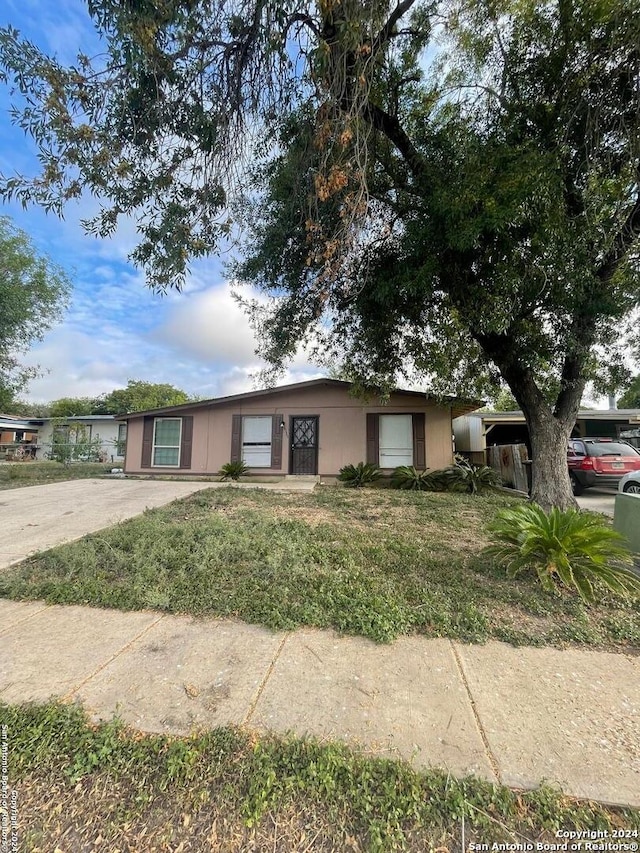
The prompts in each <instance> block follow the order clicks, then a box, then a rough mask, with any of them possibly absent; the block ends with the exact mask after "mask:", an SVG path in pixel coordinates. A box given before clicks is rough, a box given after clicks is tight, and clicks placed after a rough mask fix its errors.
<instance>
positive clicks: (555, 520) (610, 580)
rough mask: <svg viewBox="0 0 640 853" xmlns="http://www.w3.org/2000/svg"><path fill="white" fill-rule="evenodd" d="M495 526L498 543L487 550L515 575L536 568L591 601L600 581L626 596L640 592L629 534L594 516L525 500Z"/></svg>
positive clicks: (549, 582) (544, 580)
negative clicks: (632, 568) (627, 540)
mask: <svg viewBox="0 0 640 853" xmlns="http://www.w3.org/2000/svg"><path fill="white" fill-rule="evenodd" d="M489 529H490V531H491V532H492V533H493V535H494V536H495V538H496V539H497V540H498V543H497V544H496V545H491V546H490V547H489V548H487V549H486V551H485V553H486V554H488V555H489V556H491V557H495V558H496V559H497V560H498V562H499V563H501V564H503V565H504V566H506V569H507V573H508V574H509V576H510V577H515V575H517V574H518V573H519V572H521V571H523V570H526V569H533V570H535V572H536V573H537V575H538V578H539V579H540V583H541V584H542V586H543V588H544V589H546V590H549V591H553V590H555V589H556V584H557V582H558V581H560V583H561V584H564V585H565V586H567V587H569V588H575V589H576V590H577V591H578V593H579V594H580V596H581V597H582V599H583V600H584V601H587V602H593V601H594V598H595V596H594V591H593V583H594V581H596V580H597V581H600V582H602V583H603V584H605V586H607V587H608V588H609V589H610V590H612V591H613V592H617V593H620V594H622V595H628V594H630V593H632V594H635V595H639V594H640V577H639V576H638V575H636V574H635V573H634V572H632V571H630V570H629V569H627V568H626V567H625V565H630V564H631V563H632V562H633V558H632V556H631V554H630V553H629V551H628V549H627V548H626V547H625V545H624V539H623V538H622V536H620V534H619V533H616V531H615V530H612V528H611V527H609V526H608V525H607V524H605V523H604V522H602V521H600V520H599V519H597V518H595V517H594V516H591V515H586V514H583V513H581V512H579V511H578V510H575V509H567V510H560V509H558V508H557V507H554V508H553V509H552V510H551V512H549V513H545V511H544V510H543V509H542V507H539V506H538V505H537V504H522V505H520V506H517V507H515V508H513V509H505V510H502V511H501V512H499V513H498V515H497V516H496V520H495V521H494V523H493V524H492V525H491V526H490V528H489Z"/></svg>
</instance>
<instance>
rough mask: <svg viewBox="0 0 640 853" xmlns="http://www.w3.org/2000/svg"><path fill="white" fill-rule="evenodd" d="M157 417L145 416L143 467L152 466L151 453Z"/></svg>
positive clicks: (141, 464)
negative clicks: (154, 424)
mask: <svg viewBox="0 0 640 853" xmlns="http://www.w3.org/2000/svg"><path fill="white" fill-rule="evenodd" d="M154 420H155V418H153V417H151V416H149V417H145V419H144V425H143V427H142V459H141V460H140V467H141V468H151V454H152V453H153V423H154Z"/></svg>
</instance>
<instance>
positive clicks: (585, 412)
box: [469, 409, 640, 424]
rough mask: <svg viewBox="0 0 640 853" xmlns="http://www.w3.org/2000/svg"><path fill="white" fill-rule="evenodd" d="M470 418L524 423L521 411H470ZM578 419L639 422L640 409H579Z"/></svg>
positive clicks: (496, 422) (486, 421)
mask: <svg viewBox="0 0 640 853" xmlns="http://www.w3.org/2000/svg"><path fill="white" fill-rule="evenodd" d="M469 414H470V415H471V417H472V418H480V419H481V420H482V421H483V422H484V423H493V424H522V423H525V417H524V414H523V413H522V412H521V411H513V412H472V413H469ZM576 420H578V421H586V420H590V421H624V420H626V421H628V422H629V423H630V424H640V409H581V410H580V411H579V412H578V417H577V418H576Z"/></svg>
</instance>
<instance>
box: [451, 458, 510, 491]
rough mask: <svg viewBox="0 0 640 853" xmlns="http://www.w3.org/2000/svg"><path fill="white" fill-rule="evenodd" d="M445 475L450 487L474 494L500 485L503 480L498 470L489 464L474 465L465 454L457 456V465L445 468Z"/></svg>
mask: <svg viewBox="0 0 640 853" xmlns="http://www.w3.org/2000/svg"><path fill="white" fill-rule="evenodd" d="M444 475H445V479H446V482H447V487H448V488H449V489H451V490H452V491H456V492H470V493H471V494H472V495H477V494H478V492H482V491H484V490H485V489H490V488H492V487H494V486H499V485H500V483H501V482H502V481H501V479H500V475H499V474H498V472H497V471H495V470H494V469H493V468H491V467H490V466H489V465H474V464H473V463H471V462H469V460H468V459H465V458H464V457H463V456H456V463H455V465H451V466H450V467H449V468H445V470H444Z"/></svg>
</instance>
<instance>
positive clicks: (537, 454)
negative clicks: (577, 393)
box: [527, 412, 578, 512]
mask: <svg viewBox="0 0 640 853" xmlns="http://www.w3.org/2000/svg"><path fill="white" fill-rule="evenodd" d="M527 426H528V427H529V437H530V440H531V460H532V463H533V465H532V467H533V471H532V484H531V500H532V501H534V502H535V503H537V504H539V505H540V506H541V507H542V508H543V509H544V510H545V512H548V511H549V510H550V509H551V507H554V506H557V507H559V508H560V509H568V508H569V507H577V505H578V504H577V502H576V499H575V498H574V496H573V490H572V488H571V481H570V480H569V469H568V467H567V443H568V441H569V438H570V437H571V430H572V428H573V424H572V423H568V424H567V423H566V422H564V423H563V422H562V421H559V420H558V419H557V418H554V417H553V415H551V414H550V413H546V412H545V413H541V412H536V413H530V414H529V415H527Z"/></svg>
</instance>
